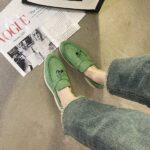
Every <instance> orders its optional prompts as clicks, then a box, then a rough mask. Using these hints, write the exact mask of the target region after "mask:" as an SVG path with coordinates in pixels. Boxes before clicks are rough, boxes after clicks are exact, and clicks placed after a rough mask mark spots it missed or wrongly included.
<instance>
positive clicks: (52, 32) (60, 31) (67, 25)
mask: <svg viewBox="0 0 150 150" xmlns="http://www.w3.org/2000/svg"><path fill="white" fill-rule="evenodd" d="M51 22H53V23H51ZM79 29H80V26H79V25H78V24H75V23H74V22H73V21H72V20H71V19H69V18H68V16H67V15H65V13H62V12H61V11H58V12H56V13H55V15H54V16H53V17H52V18H51V19H48V20H47V21H46V24H44V25H43V26H42V30H43V31H44V33H45V34H46V33H47V36H48V37H49V38H50V39H51V41H52V42H53V43H54V44H55V45H56V46H57V47H58V46H59V45H60V43H61V42H62V41H64V40H66V39H68V37H70V36H71V35H73V34H74V31H77V30H79Z"/></svg>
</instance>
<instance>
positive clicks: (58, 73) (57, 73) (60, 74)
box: [56, 69, 64, 78]
mask: <svg viewBox="0 0 150 150" xmlns="http://www.w3.org/2000/svg"><path fill="white" fill-rule="evenodd" d="M63 73H64V70H62V69H61V70H57V71H56V75H57V77H58V78H62V74H63Z"/></svg>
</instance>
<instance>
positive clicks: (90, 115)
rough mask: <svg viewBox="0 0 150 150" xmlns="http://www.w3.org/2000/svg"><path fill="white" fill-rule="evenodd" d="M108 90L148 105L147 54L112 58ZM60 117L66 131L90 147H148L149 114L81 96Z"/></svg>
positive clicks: (99, 149) (106, 149) (141, 149)
mask: <svg viewBox="0 0 150 150" xmlns="http://www.w3.org/2000/svg"><path fill="white" fill-rule="evenodd" d="M107 89H108V91H109V92H110V93H111V94H114V95H117V96H120V97H123V98H127V99H130V100H133V101H136V102H139V103H142V104H145V105H147V106H148V107H150V56H142V57H134V58H128V59H117V60H114V61H113V62H112V64H111V65H110V67H109V70H108V76H107ZM110 101H111V100H110ZM62 117H63V118H62V119H63V120H62V122H63V127H64V132H65V134H67V135H70V136H72V137H73V138H75V139H76V140H78V141H79V142H80V143H82V144H84V145H86V146H88V147H89V148H91V149H92V150H150V115H148V114H145V113H142V112H139V111H135V110H131V109H123V108H117V107H114V106H109V105H104V104H101V103H98V102H95V101H91V100H89V99H88V98H85V97H81V98H78V99H77V100H75V101H73V102H71V103H70V104H69V105H68V106H67V107H66V108H65V109H64V112H63V116H62Z"/></svg>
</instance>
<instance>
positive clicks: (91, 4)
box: [22, 0, 104, 11]
mask: <svg viewBox="0 0 150 150" xmlns="http://www.w3.org/2000/svg"><path fill="white" fill-rule="evenodd" d="M22 2H23V3H26V4H37V5H44V6H51V7H59V8H71V9H80V10H95V11H99V10H100V8H101V6H102V4H103V2H104V0H42V1H41V0H22Z"/></svg>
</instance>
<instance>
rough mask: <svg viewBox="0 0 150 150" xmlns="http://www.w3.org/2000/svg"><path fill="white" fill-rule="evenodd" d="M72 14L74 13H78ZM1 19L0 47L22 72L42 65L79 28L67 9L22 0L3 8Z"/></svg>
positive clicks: (22, 73) (15, 0) (24, 73)
mask: <svg viewBox="0 0 150 150" xmlns="http://www.w3.org/2000/svg"><path fill="white" fill-rule="evenodd" d="M16 8H18V9H17V10H16ZM83 14H84V13H83ZM83 14H81V16H83ZM70 15H71V16H73V15H74V16H75V13H70ZM79 16H80V15H79ZM81 16H80V17H81ZM0 20H1V23H0V51H1V53H2V54H3V55H4V56H5V57H6V59H7V60H8V61H9V62H10V63H11V64H12V65H13V66H14V67H15V68H16V69H17V71H18V72H19V73H20V74H21V75H22V76H25V75H26V74H27V73H29V72H30V71H32V70H33V69H34V68H35V67H36V66H38V65H40V64H41V63H42V62H43V61H44V60H45V58H46V57H47V55H48V54H49V53H51V52H53V51H54V50H55V49H56V48H57V47H58V46H59V44H60V43H61V42H62V41H63V40H66V39H67V38H69V37H70V36H71V35H73V34H74V33H75V32H76V31H77V30H79V28H80V26H79V25H78V22H74V21H73V20H71V19H70V17H69V12H67V11H66V12H62V11H60V10H59V9H49V8H45V7H39V6H36V7H35V6H34V7H33V6H24V5H23V4H21V3H20V1H19V0H14V1H12V2H11V3H10V4H9V5H8V7H6V8H5V9H4V11H3V12H2V13H1V14H0ZM76 21H79V18H76Z"/></svg>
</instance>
